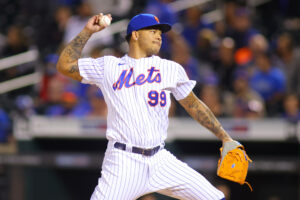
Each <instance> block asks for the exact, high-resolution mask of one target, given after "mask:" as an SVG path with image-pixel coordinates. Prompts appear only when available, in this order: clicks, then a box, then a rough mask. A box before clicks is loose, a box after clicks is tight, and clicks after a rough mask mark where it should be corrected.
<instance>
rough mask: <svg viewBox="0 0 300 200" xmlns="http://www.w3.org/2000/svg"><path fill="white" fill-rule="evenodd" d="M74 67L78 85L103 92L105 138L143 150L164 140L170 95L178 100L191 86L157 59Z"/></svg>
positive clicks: (177, 69) (83, 62) (106, 60)
mask: <svg viewBox="0 0 300 200" xmlns="http://www.w3.org/2000/svg"><path fill="white" fill-rule="evenodd" d="M78 65H79V69H80V75H81V76H82V77H83V80H82V82H83V83H89V84H96V85H97V86H98V87H99V88H101V91H102V92H103V95H104V98H105V101H106V103H107V106H108V117H107V123H108V124H107V133H106V135H107V138H108V139H109V140H115V141H119V142H123V143H129V144H132V145H135V146H139V147H144V148H147V147H154V146H157V145H159V144H161V143H163V141H164V140H165V139H166V137H167V128H168V124H169V122H168V112H169V107H170V103H171V102H170V93H171V92H172V94H173V95H174V97H175V98H176V99H177V100H180V99H183V98H184V97H186V96H187V95H188V94H189V93H190V92H191V91H192V89H193V87H194V86H195V81H191V80H189V79H188V77H187V74H186V72H185V71H184V69H183V68H182V67H181V66H180V65H179V64H177V63H175V62H173V61H169V60H165V59H161V58H160V57H158V56H152V57H147V58H141V59H134V58H131V57H129V56H127V55H125V56H124V57H122V58H116V57H113V56H104V57H100V58H97V59H92V58H83V59H79V62H78Z"/></svg>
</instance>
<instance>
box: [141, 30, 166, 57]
mask: <svg viewBox="0 0 300 200" xmlns="http://www.w3.org/2000/svg"><path fill="white" fill-rule="evenodd" d="M161 34H162V32H161V30H159V29H143V30H139V31H138V39H137V40H138V44H139V46H140V49H141V50H142V51H145V53H146V55H147V56H152V55H156V54H158V52H159V50H160V47H161V42H162V41H161Z"/></svg>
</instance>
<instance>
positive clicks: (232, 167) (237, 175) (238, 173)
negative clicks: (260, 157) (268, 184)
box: [217, 146, 253, 191]
mask: <svg viewBox="0 0 300 200" xmlns="http://www.w3.org/2000/svg"><path fill="white" fill-rule="evenodd" d="M222 151H223V148H220V152H221V156H222ZM249 162H252V160H251V159H250V158H249V156H248V155H247V154H246V151H245V149H244V147H243V146H238V147H237V148H235V149H233V150H230V151H229V152H228V153H227V154H226V155H223V159H221V158H220V159H219V161H218V169H217V175H218V176H220V177H222V178H224V179H227V180H230V181H233V182H237V183H239V184H241V185H243V184H245V183H246V184H247V185H248V186H249V188H250V190H251V191H253V189H252V187H251V185H250V184H249V183H248V182H246V181H245V180H246V177H247V172H248V166H249Z"/></svg>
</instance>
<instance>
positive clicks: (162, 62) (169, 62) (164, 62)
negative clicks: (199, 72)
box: [153, 56, 182, 67]
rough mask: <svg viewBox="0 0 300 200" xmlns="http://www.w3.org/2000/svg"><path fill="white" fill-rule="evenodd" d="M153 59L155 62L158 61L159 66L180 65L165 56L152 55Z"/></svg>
mask: <svg viewBox="0 0 300 200" xmlns="http://www.w3.org/2000/svg"><path fill="white" fill-rule="evenodd" d="M153 59H154V61H155V62H156V63H160V66H161V67H164V66H169V67H182V66H181V65H180V64H179V63H177V62H175V61H172V60H168V59H165V58H161V57H159V56H153Z"/></svg>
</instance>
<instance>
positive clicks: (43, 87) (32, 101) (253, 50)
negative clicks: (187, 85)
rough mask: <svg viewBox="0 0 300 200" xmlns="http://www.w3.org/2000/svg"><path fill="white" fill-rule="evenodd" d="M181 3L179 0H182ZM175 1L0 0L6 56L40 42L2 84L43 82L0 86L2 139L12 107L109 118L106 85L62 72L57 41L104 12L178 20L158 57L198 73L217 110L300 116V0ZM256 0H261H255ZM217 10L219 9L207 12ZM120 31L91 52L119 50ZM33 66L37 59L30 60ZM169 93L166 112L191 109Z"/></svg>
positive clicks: (199, 91) (18, 111) (1, 46)
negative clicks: (29, 78)
mask: <svg viewBox="0 0 300 200" xmlns="http://www.w3.org/2000/svg"><path fill="white" fill-rule="evenodd" d="M177 1H183V0H177ZM174 2H175V0H149V1H139V0H117V1H110V0H55V1H50V0H48V1H39V0H30V1H29V0H2V1H1V3H0V6H1V9H2V12H0V13H1V14H0V19H1V20H0V28H1V29H0V30H1V32H0V59H1V58H5V57H8V56H12V55H16V54H19V53H22V52H26V51H28V50H30V49H38V50H39V52H40V56H39V60H38V62H37V63H36V62H35V63H31V64H23V65H20V66H16V67H13V68H9V69H6V70H2V71H0V83H1V82H4V81H7V80H11V79H13V78H16V77H20V76H23V75H26V74H29V73H32V72H33V71H39V72H41V73H42V74H43V77H42V81H41V82H40V84H39V85H35V86H28V87H25V88H21V89H17V90H14V91H11V92H8V93H5V94H0V102H1V104H0V142H3V141H5V140H6V138H7V137H5V135H6V133H9V132H11V124H12V120H11V119H12V118H13V116H15V115H18V116H21V117H25V118H26V117H29V116H31V115H34V114H37V115H46V116H75V117H105V116H106V114H107V108H106V104H105V102H104V99H103V95H102V93H101V91H99V90H98V89H97V88H96V87H95V86H89V85H84V84H81V83H78V82H75V81H72V80H70V79H69V78H66V77H64V76H62V75H60V74H58V73H57V71H56V68H55V65H56V62H57V60H58V57H59V54H60V51H61V49H62V48H63V47H64V46H65V45H66V44H67V43H68V42H69V41H71V40H72V38H74V36H76V35H77V34H78V33H79V32H80V31H81V30H82V28H83V27H84V25H85V23H86V22H87V19H88V18H89V17H90V16H92V15H94V14H97V13H99V12H103V13H111V14H112V16H113V22H117V21H119V20H122V19H130V18H131V17H132V16H134V15H136V14H138V13H141V12H147V13H152V14H155V15H156V16H157V17H158V18H159V19H160V21H161V22H167V23H170V24H172V25H173V29H172V31H170V32H168V33H167V34H165V35H164V36H163V45H162V48H161V52H160V56H161V57H163V58H167V59H171V60H174V61H176V62H178V63H179V64H181V65H182V66H183V67H184V68H185V70H186V72H187V74H188V76H189V77H190V79H193V80H196V81H197V85H196V87H195V89H194V92H195V94H196V95H197V96H198V97H199V98H200V99H201V100H202V101H203V102H204V103H206V104H207V106H208V107H209V108H210V109H211V110H212V111H213V113H214V114H215V115H216V116H217V117H231V118H263V117H282V118H285V119H287V120H289V121H290V122H291V123H297V122H298V121H299V119H300V110H299V97H300V78H299V77H300V51H299V49H298V47H299V38H298V37H299V36H300V34H299V30H300V2H298V1H297V0H276V1H265V2H264V3H262V4H261V5H256V6H253V5H249V4H247V1H242V0H224V1H222V0H212V1H211V2H208V3H205V4H201V5H196V6H192V7H189V8H187V9H185V10H182V11H179V12H176V11H175V9H174V7H172V6H171V5H172V3H174ZM258 2H259V1H258ZM216 10H219V11H220V13H221V16H217V15H216V16H214V15H210V16H211V17H207V16H208V15H206V14H207V13H210V12H212V11H216ZM124 34H125V33H123V32H121V33H114V34H109V33H108V34H107V35H106V36H105V37H104V38H102V39H101V38H100V39H99V40H95V42H93V43H92V45H91V46H90V48H88V50H85V51H84V54H85V56H89V57H94V58H96V57H99V56H104V55H115V56H117V57H121V56H123V55H124V54H125V53H126V51H127V45H126V41H125V39H124ZM33 65H34V66H33ZM186 115H187V114H186V112H185V111H184V110H183V108H181V107H180V106H179V104H178V103H177V102H176V101H174V99H172V106H171V109H170V116H186Z"/></svg>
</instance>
